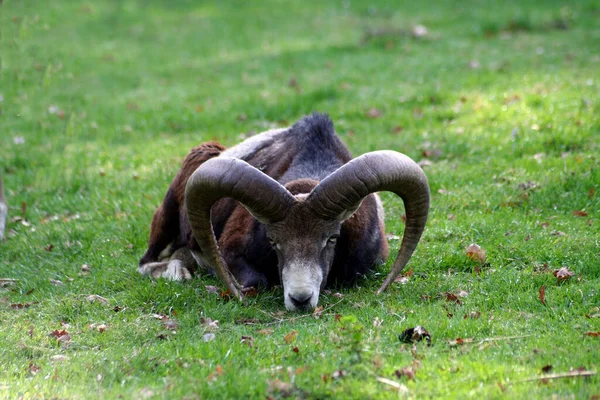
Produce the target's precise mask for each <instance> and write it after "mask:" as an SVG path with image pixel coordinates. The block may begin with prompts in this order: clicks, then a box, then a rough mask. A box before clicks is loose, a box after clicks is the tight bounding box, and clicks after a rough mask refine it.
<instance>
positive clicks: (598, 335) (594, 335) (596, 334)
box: [584, 332, 600, 337]
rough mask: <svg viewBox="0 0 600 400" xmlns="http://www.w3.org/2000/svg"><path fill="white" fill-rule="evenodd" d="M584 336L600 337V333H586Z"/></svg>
mask: <svg viewBox="0 0 600 400" xmlns="http://www.w3.org/2000/svg"><path fill="white" fill-rule="evenodd" d="M584 335H586V336H591V337H600V332H585V333H584Z"/></svg>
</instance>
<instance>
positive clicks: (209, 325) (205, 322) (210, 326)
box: [200, 317, 219, 331]
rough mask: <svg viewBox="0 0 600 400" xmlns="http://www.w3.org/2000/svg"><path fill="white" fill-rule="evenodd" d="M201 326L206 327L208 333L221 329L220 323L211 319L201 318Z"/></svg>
mask: <svg viewBox="0 0 600 400" xmlns="http://www.w3.org/2000/svg"><path fill="white" fill-rule="evenodd" d="M200 325H202V326H204V328H205V329H206V330H207V331H216V330H217V329H219V321H218V320H214V321H213V320H212V319H211V318H208V317H207V318H204V317H200Z"/></svg>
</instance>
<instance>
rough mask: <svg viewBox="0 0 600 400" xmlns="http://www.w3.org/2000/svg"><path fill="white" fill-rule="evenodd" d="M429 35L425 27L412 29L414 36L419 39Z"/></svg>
mask: <svg viewBox="0 0 600 400" xmlns="http://www.w3.org/2000/svg"><path fill="white" fill-rule="evenodd" d="M428 34H429V31H428V30H427V28H426V27H425V26H424V25H415V26H414V27H413V29H412V35H413V36H414V37H416V38H418V39H420V38H424V37H425V36H427V35H428Z"/></svg>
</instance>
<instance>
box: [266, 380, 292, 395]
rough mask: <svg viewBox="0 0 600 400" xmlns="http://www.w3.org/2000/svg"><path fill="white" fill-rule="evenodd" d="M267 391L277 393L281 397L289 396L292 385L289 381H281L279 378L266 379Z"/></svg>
mask: <svg viewBox="0 0 600 400" xmlns="http://www.w3.org/2000/svg"><path fill="white" fill-rule="evenodd" d="M267 385H268V389H267V390H268V392H269V393H279V394H281V396H282V397H291V396H292V394H293V393H292V392H293V389H294V385H292V384H291V383H289V382H283V381H281V380H279V379H275V380H272V381H267Z"/></svg>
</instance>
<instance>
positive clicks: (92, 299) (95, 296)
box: [85, 294, 108, 304]
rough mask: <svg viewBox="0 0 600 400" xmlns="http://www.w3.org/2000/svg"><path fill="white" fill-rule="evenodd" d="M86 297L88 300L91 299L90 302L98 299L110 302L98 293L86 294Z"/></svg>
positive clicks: (98, 300) (102, 301)
mask: <svg viewBox="0 0 600 400" xmlns="http://www.w3.org/2000/svg"><path fill="white" fill-rule="evenodd" d="M85 299H86V300H87V301H89V302H90V303H93V302H96V301H97V302H98V303H102V304H108V299H106V298H104V297H102V296H98V295H97V294H90V295H89V296H86V297H85Z"/></svg>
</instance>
